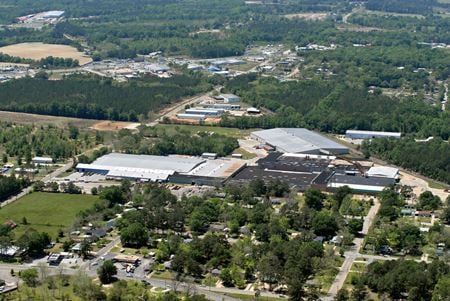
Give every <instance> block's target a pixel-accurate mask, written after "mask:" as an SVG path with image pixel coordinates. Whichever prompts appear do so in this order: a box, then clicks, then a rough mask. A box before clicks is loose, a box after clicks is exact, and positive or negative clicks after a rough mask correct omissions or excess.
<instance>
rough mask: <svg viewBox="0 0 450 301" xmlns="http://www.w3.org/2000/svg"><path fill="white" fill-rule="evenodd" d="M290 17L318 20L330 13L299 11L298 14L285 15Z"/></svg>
mask: <svg viewBox="0 0 450 301" xmlns="http://www.w3.org/2000/svg"><path fill="white" fill-rule="evenodd" d="M284 16H285V17H286V18H288V19H295V18H299V19H305V20H310V21H316V20H324V19H325V18H326V17H328V16H329V14H328V13H298V14H287V15H284Z"/></svg>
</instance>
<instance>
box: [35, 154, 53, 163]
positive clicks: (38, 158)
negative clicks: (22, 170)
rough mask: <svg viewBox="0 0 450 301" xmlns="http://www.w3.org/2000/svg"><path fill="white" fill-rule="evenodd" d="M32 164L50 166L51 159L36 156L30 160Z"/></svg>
mask: <svg viewBox="0 0 450 301" xmlns="http://www.w3.org/2000/svg"><path fill="white" fill-rule="evenodd" d="M32 162H33V163H34V164H51V163H53V159H52V158H50V157H39V156H37V157H34V158H33V159H32Z"/></svg>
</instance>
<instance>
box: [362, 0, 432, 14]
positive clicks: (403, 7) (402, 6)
mask: <svg viewBox="0 0 450 301" xmlns="http://www.w3.org/2000/svg"><path fill="white" fill-rule="evenodd" d="M437 3H438V1H436V0H369V1H367V3H366V7H367V8H368V9H371V10H380V11H387V12H396V13H408V14H427V13H431V12H432V9H433V6H434V5H436V4H437Z"/></svg>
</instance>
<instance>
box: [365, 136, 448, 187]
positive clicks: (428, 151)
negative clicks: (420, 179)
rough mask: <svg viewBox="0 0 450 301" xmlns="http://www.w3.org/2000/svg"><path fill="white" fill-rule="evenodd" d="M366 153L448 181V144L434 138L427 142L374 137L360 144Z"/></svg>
mask: <svg viewBox="0 0 450 301" xmlns="http://www.w3.org/2000/svg"><path fill="white" fill-rule="evenodd" d="M362 150H363V152H364V153H365V154H366V155H367V156H370V155H373V156H376V157H380V158H382V159H384V160H386V161H389V162H391V163H393V164H396V165H399V166H402V167H404V168H407V169H410V170H413V171H416V172H418V173H421V174H423V175H425V176H428V177H431V178H434V179H437V180H440V181H443V182H446V183H450V145H449V143H448V142H446V141H442V140H440V139H439V138H435V139H433V140H431V141H429V142H415V141H414V140H413V139H400V140H390V139H374V140H372V141H370V142H365V143H363V145H362Z"/></svg>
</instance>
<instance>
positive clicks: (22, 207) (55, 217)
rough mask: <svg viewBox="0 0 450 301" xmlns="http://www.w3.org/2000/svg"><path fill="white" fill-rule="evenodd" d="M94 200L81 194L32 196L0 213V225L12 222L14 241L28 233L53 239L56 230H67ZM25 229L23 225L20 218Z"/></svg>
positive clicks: (5, 208) (95, 198)
mask: <svg viewBox="0 0 450 301" xmlns="http://www.w3.org/2000/svg"><path fill="white" fill-rule="evenodd" d="M96 201H98V197H97V196H92V195H83V194H65V193H46V192H34V193H32V194H29V195H26V196H24V197H23V198H21V199H19V200H17V201H15V202H14V203H11V204H9V205H7V206H5V207H3V208H2V209H0V222H1V223H4V222H5V221H6V220H8V219H12V220H13V221H14V222H15V223H16V224H18V227H17V228H16V229H15V230H14V233H15V234H16V238H18V237H19V236H20V235H21V234H23V233H24V232H25V231H26V230H27V229H29V228H33V229H35V230H37V231H39V232H47V233H48V234H50V236H51V237H52V238H53V239H54V238H56V236H57V233H58V230H59V229H62V230H66V229H67V228H68V227H70V226H71V225H72V224H73V222H74V220H75V217H76V216H77V213H79V212H80V211H82V210H84V209H87V208H90V207H92V205H94V204H95V202H96ZM24 217H25V218H26V219H27V222H28V223H27V225H23V224H22V220H23V218H24Z"/></svg>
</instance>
